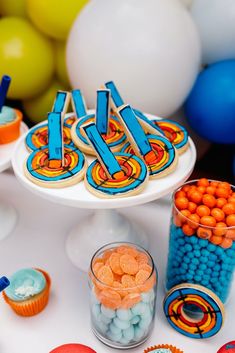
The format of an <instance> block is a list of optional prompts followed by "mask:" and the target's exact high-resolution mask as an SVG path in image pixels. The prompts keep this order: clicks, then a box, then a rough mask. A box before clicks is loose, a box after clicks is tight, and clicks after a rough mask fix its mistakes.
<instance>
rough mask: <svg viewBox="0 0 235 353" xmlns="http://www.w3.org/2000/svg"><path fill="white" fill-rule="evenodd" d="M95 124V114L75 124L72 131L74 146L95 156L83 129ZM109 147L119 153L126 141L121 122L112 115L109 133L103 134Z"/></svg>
mask: <svg viewBox="0 0 235 353" xmlns="http://www.w3.org/2000/svg"><path fill="white" fill-rule="evenodd" d="M92 122H95V114H90V115H87V116H85V117H84V118H81V119H79V120H78V121H77V122H75V123H74V124H73V126H72V129H71V136H72V140H73V142H74V144H75V145H76V146H78V148H79V149H81V151H83V152H84V153H87V154H90V155H95V153H94V150H93V148H92V146H91V145H90V143H89V141H88V139H87V137H86V135H85V133H84V131H83V129H82V127H83V126H84V125H87V124H89V123H92ZM102 137H103V138H104V140H105V142H106V143H107V145H108V146H109V147H110V149H111V150H112V152H119V151H120V150H121V148H122V146H123V144H124V143H125V141H126V135H125V133H124V129H123V127H122V125H121V124H120V122H119V120H118V119H117V118H116V117H115V116H113V115H111V116H110V117H109V132H108V134H107V135H104V134H102Z"/></svg>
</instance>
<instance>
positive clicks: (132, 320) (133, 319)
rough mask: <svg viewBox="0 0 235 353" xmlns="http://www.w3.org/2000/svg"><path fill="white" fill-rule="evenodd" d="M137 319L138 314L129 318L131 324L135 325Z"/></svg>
mask: <svg viewBox="0 0 235 353" xmlns="http://www.w3.org/2000/svg"><path fill="white" fill-rule="evenodd" d="M139 321H140V316H139V315H136V316H133V318H132V319H131V325H136V324H138V322H139Z"/></svg>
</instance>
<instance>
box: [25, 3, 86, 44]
mask: <svg viewBox="0 0 235 353" xmlns="http://www.w3.org/2000/svg"><path fill="white" fill-rule="evenodd" d="M26 1H27V12H28V15H29V17H30V19H31V21H32V22H33V23H34V24H35V26H36V27H38V29H39V30H40V31H42V32H43V33H45V34H47V35H48V36H50V37H52V38H55V39H66V37H67V34H68V32H69V30H70V27H71V25H72V23H73V21H74V19H75V17H76V16H77V14H78V13H79V11H80V10H81V9H82V7H83V6H84V5H85V4H86V3H87V1H88V0H63V1H58V0H40V1H39V0H26Z"/></svg>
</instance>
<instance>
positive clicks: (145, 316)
mask: <svg viewBox="0 0 235 353" xmlns="http://www.w3.org/2000/svg"><path fill="white" fill-rule="evenodd" d="M149 318H150V319H152V314H151V310H150V307H149V306H146V309H145V312H144V313H143V314H141V319H149Z"/></svg>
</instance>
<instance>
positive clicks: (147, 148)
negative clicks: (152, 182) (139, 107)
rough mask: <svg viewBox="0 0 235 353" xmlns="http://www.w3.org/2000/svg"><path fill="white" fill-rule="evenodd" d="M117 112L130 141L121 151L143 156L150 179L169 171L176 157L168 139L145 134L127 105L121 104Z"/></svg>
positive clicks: (175, 163)
mask: <svg viewBox="0 0 235 353" xmlns="http://www.w3.org/2000/svg"><path fill="white" fill-rule="evenodd" d="M117 113H118V115H119V117H120V119H121V121H122V123H123V126H124V129H125V132H126V135H127V137H128V139H129V141H130V143H127V144H126V145H125V146H124V147H123V149H122V152H126V153H131V154H136V155H138V156H140V157H141V158H143V160H144V162H145V163H146V165H147V166H148V169H149V174H150V178H152V179H156V178H159V177H162V176H164V175H167V174H169V173H171V172H172V171H173V170H174V169H175V167H176V166H177V161H178V157H177V153H176V150H175V148H174V147H173V145H172V144H171V143H170V141H168V139H166V138H165V137H163V136H160V135H148V136H147V135H146V134H145V132H144V130H143V129H142V127H141V125H140V123H139V122H138V120H137V118H136V116H135V113H134V111H133V110H132V108H131V107H130V106H129V105H124V106H121V107H120V108H119V109H117Z"/></svg>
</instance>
